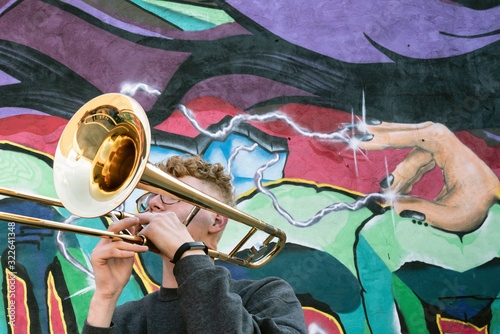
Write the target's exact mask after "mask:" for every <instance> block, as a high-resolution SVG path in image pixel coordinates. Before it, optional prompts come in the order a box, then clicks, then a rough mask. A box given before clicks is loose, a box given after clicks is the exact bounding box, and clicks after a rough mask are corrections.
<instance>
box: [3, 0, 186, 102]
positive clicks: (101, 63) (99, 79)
mask: <svg viewBox="0 0 500 334" xmlns="http://www.w3.org/2000/svg"><path fill="white" fill-rule="evenodd" d="M0 39H5V40H9V41H14V42H16V43H20V44H23V45H27V46H29V47H31V48H33V49H35V50H38V51H40V52H42V53H44V54H46V55H47V56H49V57H51V58H53V59H55V60H57V61H58V62H60V63H62V64H64V65H65V66H67V67H68V68H70V69H71V70H73V71H74V72H76V73H77V74H79V75H80V76H81V77H83V78H84V79H86V80H87V81H89V82H90V83H91V84H93V85H94V86H95V87H97V88H98V89H100V90H101V91H102V92H104V93H111V92H119V91H120V89H121V87H122V85H123V84H125V83H131V84H134V83H142V84H145V85H147V86H149V87H151V89H155V90H159V91H163V90H164V88H165V86H166V85H167V83H168V82H169V80H170V78H171V77H172V75H173V74H174V73H175V71H176V70H177V68H178V67H179V66H180V64H182V63H183V62H184V61H185V59H186V58H187V57H188V56H189V54H188V53H182V52H175V51H165V50H158V49H154V48H149V47H146V46H141V45H138V44H136V43H133V42H130V41H127V40H125V39H123V38H120V37H119V36H115V35H113V34H110V33H108V32H106V31H104V30H102V29H99V28H98V27H95V26H93V25H91V24H89V23H87V22H86V21H84V20H81V19H78V18H76V17H75V16H74V15H72V14H70V13H67V12H65V11H61V10H59V9H57V8H55V7H53V6H51V5H49V4H46V3H44V2H41V1H35V0H25V1H23V2H21V3H20V4H19V5H17V6H16V7H15V8H13V9H12V10H11V11H9V12H7V13H6V14H5V15H4V16H3V17H2V19H1V20H0ZM134 97H135V96H134ZM137 100H138V102H139V103H140V104H141V105H142V106H143V108H144V109H145V110H149V109H150V108H151V107H152V106H153V105H154V103H155V102H156V100H157V96H156V95H154V94H140V95H138V98H137Z"/></svg>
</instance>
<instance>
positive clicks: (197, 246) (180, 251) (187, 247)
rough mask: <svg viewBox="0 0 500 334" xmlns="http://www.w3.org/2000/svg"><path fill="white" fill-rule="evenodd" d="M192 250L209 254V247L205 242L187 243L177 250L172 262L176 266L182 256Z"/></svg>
mask: <svg viewBox="0 0 500 334" xmlns="http://www.w3.org/2000/svg"><path fill="white" fill-rule="evenodd" d="M191 249H201V250H202V251H204V252H205V254H208V247H207V245H205V243H204V242H195V241H193V242H186V243H184V244H183V245H182V246H181V247H179V249H177V251H176V252H175V255H174V258H173V259H172V261H170V262H172V263H174V264H175V263H177V261H179V260H180V259H181V256H182V254H184V253H185V252H186V251H188V250H191Z"/></svg>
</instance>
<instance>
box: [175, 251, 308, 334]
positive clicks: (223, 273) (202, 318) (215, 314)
mask: <svg viewBox="0 0 500 334" xmlns="http://www.w3.org/2000/svg"><path fill="white" fill-rule="evenodd" d="M174 275H175V276H176V279H177V283H178V285H179V291H178V295H179V301H180V307H181V311H182V314H183V317H184V320H185V322H186V325H187V328H188V332H189V333H201V332H203V333H273V334H276V333H307V329H306V325H305V319H304V312H303V310H302V307H301V305H300V303H299V301H298V300H297V298H296V296H295V293H294V291H293V289H292V288H291V286H290V285H289V284H288V283H286V282H285V281H284V280H282V279H279V278H267V279H263V280H259V281H248V284H246V285H245V286H244V287H243V286H240V288H239V289H240V290H239V292H238V293H235V292H233V291H231V284H230V282H231V278H230V274H229V271H228V270H227V269H226V268H223V267H219V266H215V265H214V264H213V263H212V261H211V259H210V258H209V257H208V256H203V255H192V256H187V257H184V258H182V259H181V260H179V262H177V264H176V265H175V268H174Z"/></svg>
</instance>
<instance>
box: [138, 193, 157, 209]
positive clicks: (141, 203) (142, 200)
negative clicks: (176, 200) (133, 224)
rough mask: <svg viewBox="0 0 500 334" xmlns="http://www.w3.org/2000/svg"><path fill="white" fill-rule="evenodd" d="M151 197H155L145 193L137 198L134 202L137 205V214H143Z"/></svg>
mask: <svg viewBox="0 0 500 334" xmlns="http://www.w3.org/2000/svg"><path fill="white" fill-rule="evenodd" d="M151 195H155V194H153V193H145V194H144V195H142V196H141V197H139V198H138V199H137V201H136V203H137V212H145V211H146V210H147V209H148V206H149V200H150V199H151V198H152V196H151Z"/></svg>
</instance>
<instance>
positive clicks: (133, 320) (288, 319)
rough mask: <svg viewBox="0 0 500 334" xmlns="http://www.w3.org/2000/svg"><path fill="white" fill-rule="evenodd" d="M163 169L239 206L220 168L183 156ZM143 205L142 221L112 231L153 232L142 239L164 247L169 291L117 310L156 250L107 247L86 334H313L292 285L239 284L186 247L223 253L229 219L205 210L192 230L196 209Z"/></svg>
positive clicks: (165, 202) (98, 252)
mask: <svg viewBox="0 0 500 334" xmlns="http://www.w3.org/2000/svg"><path fill="white" fill-rule="evenodd" d="M159 168H160V169H162V170H163V171H165V172H167V173H169V174H171V175H173V176H174V177H176V178H178V179H179V180H181V181H183V182H185V183H187V184H188V185H190V186H192V187H194V188H196V189H198V190H200V191H202V192H204V193H205V194H207V195H210V196H212V197H215V198H216V199H218V200H220V201H222V202H224V203H226V204H228V205H234V197H233V188H232V185H231V181H230V177H229V176H228V175H226V174H224V170H223V167H222V165H220V164H211V163H208V162H206V161H203V160H202V159H201V158H200V157H180V156H175V157H172V158H170V159H168V161H167V162H166V163H163V164H160V165H159ZM137 204H138V211H139V212H140V213H138V214H137V215H136V216H135V217H133V218H127V219H123V220H121V221H119V222H116V223H113V224H111V225H110V226H109V228H108V230H109V231H112V232H115V233H118V232H119V231H122V230H125V229H129V230H130V231H131V232H132V233H134V232H135V231H136V230H139V226H141V225H145V227H144V228H142V227H141V228H142V229H141V230H140V232H139V234H142V235H144V236H145V237H146V238H147V239H148V240H150V241H151V242H152V243H153V244H154V245H155V246H156V248H157V249H158V254H159V256H160V257H161V258H162V259H163V278H162V286H161V289H160V290H159V291H156V292H154V293H151V294H149V295H147V296H145V297H143V298H142V299H140V300H137V301H132V302H128V303H125V304H123V305H120V306H118V307H116V303H117V301H118V298H119V296H120V294H121V292H122V291H123V288H124V287H125V285H126V284H127V282H128V281H129V279H130V276H131V273H132V266H133V261H134V256H135V254H136V253H142V252H146V251H147V250H148V247H146V246H139V245H134V244H129V243H125V242H123V241H111V240H107V239H103V240H101V241H100V242H99V243H98V244H97V246H96V247H95V249H94V251H93V252H92V256H91V261H92V267H93V269H94V276H95V283H96V290H95V293H94V296H93V298H92V301H91V303H90V309H89V314H88V317H87V320H86V323H85V326H84V329H83V333H84V334H86V333H169V334H171V333H217V334H222V333H273V334H274V333H307V329H306V325H305V320H304V314H303V311H302V307H301V305H300V303H299V302H298V300H297V298H296V296H295V294H294V291H293V289H292V288H291V287H290V286H289V285H288V284H287V283H286V282H285V281H283V280H281V279H278V278H266V279H263V280H259V281H250V280H241V281H236V280H233V279H231V277H230V274H229V271H228V270H227V269H226V268H223V267H220V266H215V265H214V263H213V260H212V259H211V258H210V257H209V256H207V255H206V253H205V251H204V250H203V249H199V248H195V249H190V248H189V247H188V248H186V247H182V246H183V245H184V244H185V243H189V242H195V241H196V242H203V243H205V245H206V246H207V247H208V248H209V249H213V250H217V244H218V242H219V240H220V238H221V235H222V232H223V230H224V228H225V226H226V223H227V219H226V218H225V217H222V216H220V215H218V214H216V213H213V212H210V211H207V210H203V209H201V210H200V211H199V212H198V213H197V214H196V216H195V217H194V218H193V219H192V221H191V222H190V223H189V224H188V226H187V227H186V226H185V225H184V224H183V223H182V222H183V221H184V220H185V218H186V217H187V215H188V214H189V212H190V211H191V209H192V208H193V206H192V205H190V204H188V203H185V202H182V201H179V200H175V199H172V198H169V197H168V196H165V195H157V194H154V193H147V194H145V195H143V196H142V197H141V198H139V200H138V201H137ZM179 249H181V250H179ZM176 253H177V256H176ZM174 259H175V261H174V262H175V263H173V262H172V261H173V260H174Z"/></svg>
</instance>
